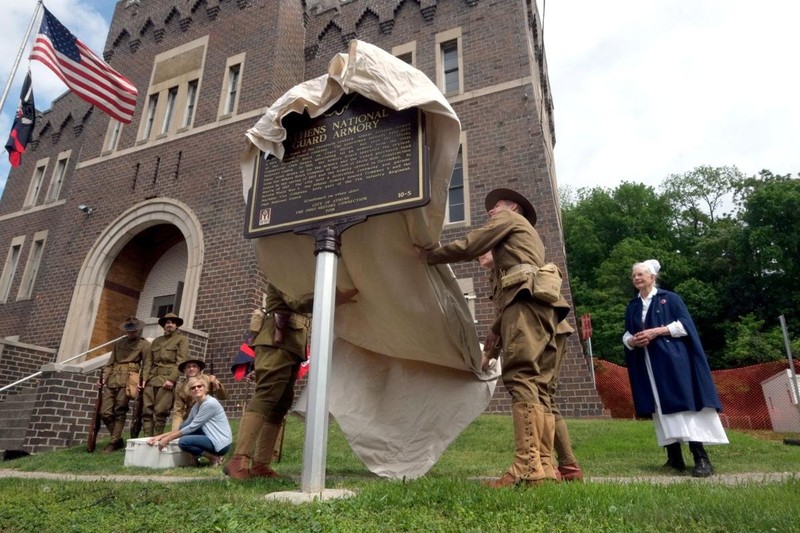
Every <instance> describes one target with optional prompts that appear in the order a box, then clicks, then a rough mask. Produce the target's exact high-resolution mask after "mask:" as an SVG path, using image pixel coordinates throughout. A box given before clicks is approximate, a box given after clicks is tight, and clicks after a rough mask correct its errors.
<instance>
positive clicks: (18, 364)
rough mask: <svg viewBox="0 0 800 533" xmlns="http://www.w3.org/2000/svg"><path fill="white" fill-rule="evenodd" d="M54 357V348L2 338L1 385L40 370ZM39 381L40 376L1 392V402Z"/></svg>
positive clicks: (0, 343)
mask: <svg viewBox="0 0 800 533" xmlns="http://www.w3.org/2000/svg"><path fill="white" fill-rule="evenodd" d="M54 358H55V352H54V351H53V350H47V349H42V348H39V347H37V346H29V345H26V344H21V343H18V342H14V341H9V340H0V387H5V386H6V385H10V384H11V383H14V382H15V381H18V380H20V379H22V378H26V377H28V376H30V375H31V374H35V373H37V372H39V370H40V369H41V368H42V365H44V364H46V363H49V362H51V361H52V360H53V359H54ZM38 382H39V380H38V378H33V379H30V380H28V381H24V382H22V383H20V384H19V385H17V386H15V387H13V388H11V389H8V390H6V391H3V392H0V402H2V401H3V400H5V399H6V397H7V396H8V394H16V393H17V392H19V390H20V389H27V388H33V387H35V386H36V385H37V384H38Z"/></svg>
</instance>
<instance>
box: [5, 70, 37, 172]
mask: <svg viewBox="0 0 800 533" xmlns="http://www.w3.org/2000/svg"><path fill="white" fill-rule="evenodd" d="M35 124H36V108H35V106H34V104H33V87H32V86H31V73H30V72H28V75H27V76H25V81H24V82H23V84H22V91H21V92H20V94H19V107H17V116H16V117H14V125H13V126H11V133H9V134H8V141H6V150H8V160H9V162H10V163H11V166H12V167H18V166H19V164H20V162H21V161H22V154H23V153H24V152H25V147H26V146H28V141H30V140H31V135H33V127H34V125H35Z"/></svg>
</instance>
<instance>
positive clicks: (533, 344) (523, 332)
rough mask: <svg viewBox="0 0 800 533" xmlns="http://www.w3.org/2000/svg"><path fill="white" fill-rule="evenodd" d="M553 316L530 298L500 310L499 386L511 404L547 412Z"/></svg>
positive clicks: (552, 359) (552, 372)
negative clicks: (503, 386) (501, 383)
mask: <svg viewBox="0 0 800 533" xmlns="http://www.w3.org/2000/svg"><path fill="white" fill-rule="evenodd" d="M557 320H558V318H557V313H556V310H555V309H554V308H553V307H550V306H548V305H546V304H541V303H539V302H537V301H535V300H533V299H530V300H528V299H517V300H515V301H514V302H512V303H511V304H510V305H508V306H507V307H506V308H505V309H504V310H503V314H502V317H501V322H500V335H501V338H502V340H503V375H502V379H503V384H504V385H505V387H506V390H508V392H509V393H510V394H511V402H512V403H518V402H525V403H531V404H534V405H540V406H542V408H543V409H545V412H549V409H550V403H551V402H550V388H549V387H550V383H551V381H552V380H553V379H554V378H555V367H556V361H557V357H558V353H557V347H556V323H557Z"/></svg>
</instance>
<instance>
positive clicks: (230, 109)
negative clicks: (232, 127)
mask: <svg viewBox="0 0 800 533" xmlns="http://www.w3.org/2000/svg"><path fill="white" fill-rule="evenodd" d="M244 58H245V54H243V53H242V54H237V55H235V56H232V57H229V58H228V60H227V61H226V62H225V79H224V80H223V83H222V94H220V99H219V109H218V111H217V118H227V117H230V116H232V115H235V114H236V113H237V110H238V109H239V97H240V95H241V93H242V75H243V74H244Z"/></svg>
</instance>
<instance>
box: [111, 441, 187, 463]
mask: <svg viewBox="0 0 800 533" xmlns="http://www.w3.org/2000/svg"><path fill="white" fill-rule="evenodd" d="M147 440H148V437H144V438H141V439H128V441H127V443H126V444H125V466H145V467H148V468H175V467H177V466H192V465H194V464H195V460H194V457H192V454H190V453H186V452H184V451H181V449H180V448H178V441H179V440H180V439H176V440H174V441H172V442H170V443H169V444H167V445H166V447H164V449H163V450H159V449H158V446H150V445H149V444H147Z"/></svg>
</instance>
